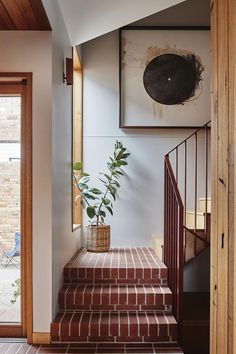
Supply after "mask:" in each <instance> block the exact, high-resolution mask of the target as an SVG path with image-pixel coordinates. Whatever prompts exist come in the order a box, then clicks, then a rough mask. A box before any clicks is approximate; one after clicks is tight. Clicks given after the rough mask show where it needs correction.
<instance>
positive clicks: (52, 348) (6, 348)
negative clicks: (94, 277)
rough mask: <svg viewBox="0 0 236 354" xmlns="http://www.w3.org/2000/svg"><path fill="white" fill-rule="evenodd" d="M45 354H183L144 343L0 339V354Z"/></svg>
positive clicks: (178, 350) (180, 351)
mask: <svg viewBox="0 0 236 354" xmlns="http://www.w3.org/2000/svg"><path fill="white" fill-rule="evenodd" d="M36 353H40V354H46V353H54V354H59V353H64V354H66V353H67V354H70V353H77V354H86V353H91V354H92V353H93V354H98V353H100V354H105V353H106V354H109V353H110V354H112V353H117V354H121V353H122V354H128V353H129V354H139V353H146V354H147V353H148V354H154V353H158V354H166V353H172V354H180V353H181V354H183V351H182V350H181V349H180V348H161V347H160V346H157V345H155V344H151V343H150V344H148V343H147V344H146V343H138V344H135V343H129V344H116V343H112V344H111V343H99V344H96V343H85V344H83V343H79V344H50V345H49V344H48V345H40V346H38V345H28V344H26V343H23V342H21V343H5V342H4V343H3V342H2V343H1V339H0V354H36Z"/></svg>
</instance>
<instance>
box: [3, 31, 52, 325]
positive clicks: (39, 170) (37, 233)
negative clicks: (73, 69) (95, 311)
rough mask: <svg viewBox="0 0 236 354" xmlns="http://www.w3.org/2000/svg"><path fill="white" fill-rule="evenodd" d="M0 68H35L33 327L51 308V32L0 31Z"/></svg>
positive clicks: (46, 317) (44, 321)
mask: <svg viewBox="0 0 236 354" xmlns="http://www.w3.org/2000/svg"><path fill="white" fill-rule="evenodd" d="M0 53H1V63H0V71H1V72H33V117H32V118H33V330H34V332H47V331H48V329H49V324H50V321H51V312H52V310H51V308H52V290H51V289H52V175H51V169H52V147H51V97H52V38H51V32H28V31H22V32H21V31H0Z"/></svg>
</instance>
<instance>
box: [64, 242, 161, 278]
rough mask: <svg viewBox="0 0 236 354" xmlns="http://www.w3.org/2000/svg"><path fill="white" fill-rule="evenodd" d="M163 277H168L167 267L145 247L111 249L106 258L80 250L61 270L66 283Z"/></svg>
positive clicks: (100, 254)
mask: <svg viewBox="0 0 236 354" xmlns="http://www.w3.org/2000/svg"><path fill="white" fill-rule="evenodd" d="M162 278H163V279H166V278H167V268H166V266H165V264H164V263H163V262H161V261H160V260H159V258H158V257H157V256H156V255H155V253H154V251H153V250H152V249H150V248H148V247H137V248H112V249H110V250H109V251H108V252H107V253H106V254H105V255H104V254H102V253H91V252H88V251H87V250H86V249H85V248H81V249H80V250H79V251H78V252H77V254H76V255H75V256H74V257H73V258H72V259H71V260H70V261H69V262H68V263H67V265H66V266H65V268H64V280H65V282H73V281H74V282H76V280H77V281H78V282H79V281H84V282H86V283H91V282H92V283H93V282H99V283H100V282H102V281H103V280H106V281H107V282H109V283H110V282H111V283H112V282H114V281H115V280H116V279H117V280H118V281H120V282H122V280H124V279H130V280H133V281H134V282H135V283H137V280H138V279H144V280H145V279H148V280H150V279H154V280H160V279H162ZM83 279H84V280H83ZM118 281H117V282H118Z"/></svg>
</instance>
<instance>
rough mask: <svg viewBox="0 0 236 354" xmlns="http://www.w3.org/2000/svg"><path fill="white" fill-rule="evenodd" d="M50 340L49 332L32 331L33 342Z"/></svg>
mask: <svg viewBox="0 0 236 354" xmlns="http://www.w3.org/2000/svg"><path fill="white" fill-rule="evenodd" d="M50 341H51V340H50V333H48V332H34V333H33V344H49V343H50Z"/></svg>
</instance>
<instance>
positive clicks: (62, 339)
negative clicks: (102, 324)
mask: <svg viewBox="0 0 236 354" xmlns="http://www.w3.org/2000/svg"><path fill="white" fill-rule="evenodd" d="M176 340H177V339H176V337H174V338H172V337H166V336H163V337H161V336H159V337H157V336H154V337H136V338H135V337H107V336H105V337H68V336H61V337H59V336H52V337H51V341H52V343H58V342H59V343H60V342H63V343H73V342H74V343H78V342H79V343H89V342H90V343H97V342H98V343H99V342H100V343H105V342H109V343H127V342H130V343H131V342H133V343H155V342H159V343H168V344H169V345H170V344H173V345H176Z"/></svg>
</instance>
